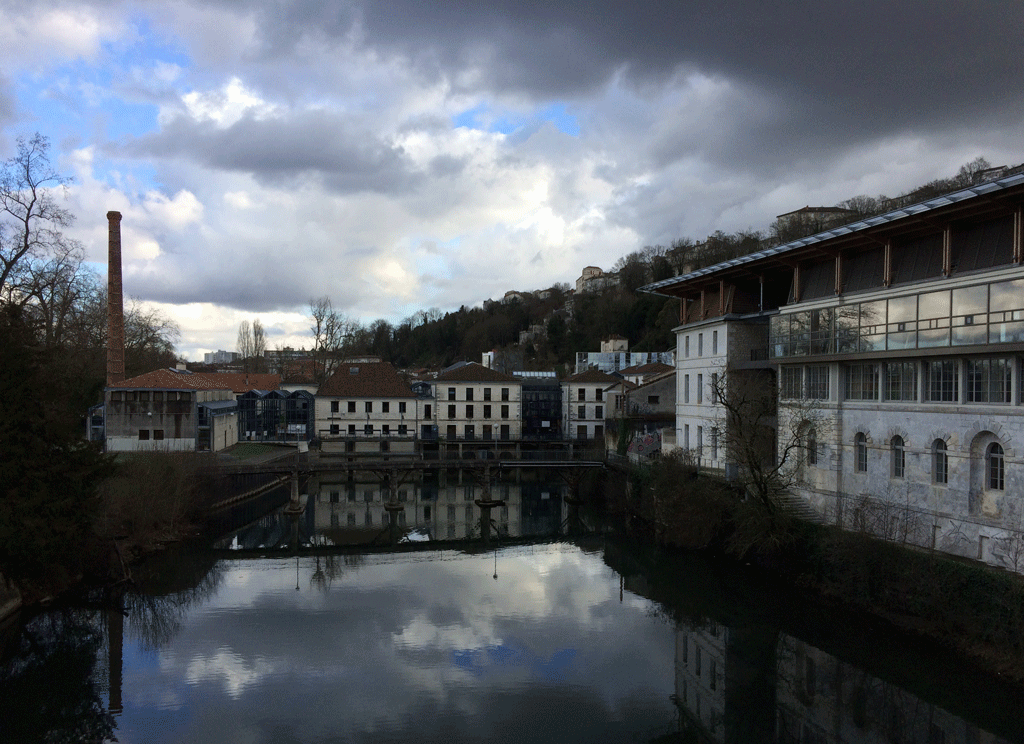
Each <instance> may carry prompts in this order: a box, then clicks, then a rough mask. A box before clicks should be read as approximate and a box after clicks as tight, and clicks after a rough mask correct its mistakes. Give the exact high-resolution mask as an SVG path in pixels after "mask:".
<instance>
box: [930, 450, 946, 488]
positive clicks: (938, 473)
mask: <svg viewBox="0 0 1024 744" xmlns="http://www.w3.org/2000/svg"><path fill="white" fill-rule="evenodd" d="M932 480H933V481H935V482H936V483H948V482H949V455H947V454H946V442H945V440H942V439H936V440H935V441H934V442H932Z"/></svg>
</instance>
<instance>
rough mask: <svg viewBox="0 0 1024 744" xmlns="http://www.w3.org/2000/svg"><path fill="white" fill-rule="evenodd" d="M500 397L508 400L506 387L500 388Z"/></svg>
mask: <svg viewBox="0 0 1024 744" xmlns="http://www.w3.org/2000/svg"><path fill="white" fill-rule="evenodd" d="M501 399H502V400H508V388H502V389H501Z"/></svg>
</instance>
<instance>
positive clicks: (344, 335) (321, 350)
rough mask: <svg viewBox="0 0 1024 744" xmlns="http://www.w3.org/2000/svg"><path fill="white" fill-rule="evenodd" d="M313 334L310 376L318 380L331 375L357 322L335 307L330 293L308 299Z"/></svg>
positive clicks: (318, 381) (350, 339)
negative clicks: (311, 374)
mask: <svg viewBox="0 0 1024 744" xmlns="http://www.w3.org/2000/svg"><path fill="white" fill-rule="evenodd" d="M309 314H310V321H311V325H310V327H309V330H310V331H311V332H312V334H313V349H312V351H311V356H312V358H313V376H314V378H315V379H316V382H317V384H320V383H323V382H324V380H326V379H327V378H328V377H330V376H331V375H332V374H333V373H334V370H335V368H336V367H337V365H338V363H339V362H340V360H341V359H342V358H343V357H344V355H345V352H346V351H347V350H348V349H349V348H350V345H351V342H352V336H353V333H354V331H355V330H356V324H355V323H354V322H353V321H351V320H349V319H348V318H347V317H346V316H345V315H344V314H343V313H339V312H338V311H337V310H335V309H334V306H333V305H332V304H331V299H330V298H329V297H326V296H324V297H319V298H317V299H312V300H310V301H309Z"/></svg>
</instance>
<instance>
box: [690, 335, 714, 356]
mask: <svg viewBox="0 0 1024 744" xmlns="http://www.w3.org/2000/svg"><path fill="white" fill-rule="evenodd" d="M711 353H712V355H715V354H718V331H712V332H711ZM683 356H684V357H688V356H690V336H689V335H686V336H684V337H683ZM697 356H699V357H702V356H704V334H703V333H698V334H697Z"/></svg>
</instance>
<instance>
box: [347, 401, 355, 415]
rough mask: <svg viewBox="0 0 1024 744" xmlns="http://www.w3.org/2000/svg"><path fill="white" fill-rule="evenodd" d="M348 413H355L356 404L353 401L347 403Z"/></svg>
mask: <svg viewBox="0 0 1024 744" xmlns="http://www.w3.org/2000/svg"><path fill="white" fill-rule="evenodd" d="M348 412H349V413H355V412H356V402H355V401H354V400H350V401H349V402H348Z"/></svg>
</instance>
